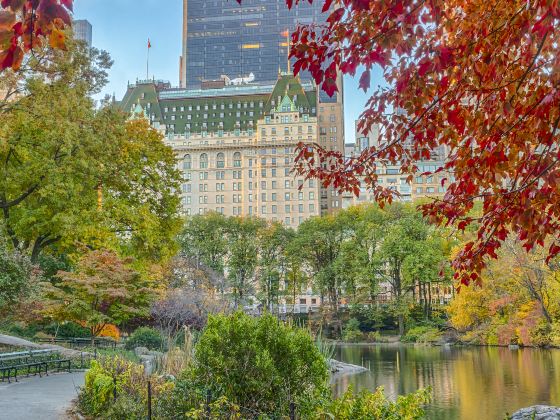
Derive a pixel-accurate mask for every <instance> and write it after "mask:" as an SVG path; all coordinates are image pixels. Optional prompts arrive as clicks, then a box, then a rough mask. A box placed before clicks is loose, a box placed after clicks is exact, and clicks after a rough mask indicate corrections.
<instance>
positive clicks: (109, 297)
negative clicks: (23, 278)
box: [44, 251, 152, 337]
mask: <svg viewBox="0 0 560 420" xmlns="http://www.w3.org/2000/svg"><path fill="white" fill-rule="evenodd" d="M131 262H132V261H131V260H130V259H125V260H123V259H121V258H119V257H118V256H117V254H116V253H114V252H111V251H91V252H89V253H87V254H85V255H84V256H83V257H82V258H81V259H80V261H79V262H78V264H77V267H76V270H75V271H74V272H66V271H60V272H59V273H58V275H57V277H58V280H59V281H58V282H57V283H55V284H51V283H46V284H45V298H46V302H45V309H44V312H45V315H46V316H50V317H52V318H53V319H55V320H57V321H73V322H76V323H78V324H80V325H83V326H86V327H87V328H89V329H90V331H91V335H92V337H95V336H97V335H99V333H101V331H102V330H103V328H104V327H105V326H106V325H107V324H115V325H120V324H122V323H123V322H124V321H126V320H128V319H130V318H132V317H134V316H143V315H147V313H148V305H149V302H150V299H151V293H152V291H151V290H150V288H149V287H148V284H147V282H146V281H143V280H142V277H141V276H140V274H139V273H138V272H137V271H135V270H134V269H133V268H131V267H130V264H131Z"/></svg>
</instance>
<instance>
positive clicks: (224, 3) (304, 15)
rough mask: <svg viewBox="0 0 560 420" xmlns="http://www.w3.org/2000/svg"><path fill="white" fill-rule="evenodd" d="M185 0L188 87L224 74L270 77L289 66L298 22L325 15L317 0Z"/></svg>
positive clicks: (184, 60)
mask: <svg viewBox="0 0 560 420" xmlns="http://www.w3.org/2000/svg"><path fill="white" fill-rule="evenodd" d="M183 1H184V28H183V52H182V54H183V56H182V60H181V84H182V85H183V87H186V88H189V89H198V88H200V86H201V83H202V82H203V81H209V80H219V79H220V78H221V77H222V76H227V77H228V78H229V79H239V78H246V79H247V80H250V81H251V82H252V83H255V84H265V83H271V82H272V83H273V82H274V81H276V80H277V78H278V72H279V71H282V72H286V71H287V70H288V51H289V34H291V32H292V31H293V30H294V29H295V27H296V26H297V24H298V23H301V24H308V23H312V22H320V21H324V20H325V19H326V17H327V14H322V13H321V8H322V5H323V3H322V2H320V1H315V2H313V4H311V5H310V4H309V3H308V2H307V1H302V2H301V3H300V4H299V5H298V6H294V7H293V8H292V10H288V8H287V6H286V3H285V0H243V1H242V3H241V5H239V4H238V3H237V2H236V1H235V0H183ZM253 77H254V80H253ZM302 77H303V79H304V80H305V79H310V76H309V75H302Z"/></svg>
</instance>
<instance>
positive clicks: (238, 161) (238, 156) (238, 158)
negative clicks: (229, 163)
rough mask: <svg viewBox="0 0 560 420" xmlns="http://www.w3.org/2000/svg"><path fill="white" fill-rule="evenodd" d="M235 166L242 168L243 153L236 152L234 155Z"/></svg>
mask: <svg viewBox="0 0 560 420" xmlns="http://www.w3.org/2000/svg"><path fill="white" fill-rule="evenodd" d="M233 166H235V167H236V168H241V153H239V152H235V154H234V155H233Z"/></svg>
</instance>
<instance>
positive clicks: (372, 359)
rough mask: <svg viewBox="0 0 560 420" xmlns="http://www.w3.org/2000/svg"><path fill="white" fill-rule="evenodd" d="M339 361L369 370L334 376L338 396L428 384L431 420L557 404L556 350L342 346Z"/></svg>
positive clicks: (559, 365) (559, 362)
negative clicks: (363, 390) (380, 388)
mask: <svg viewBox="0 0 560 420" xmlns="http://www.w3.org/2000/svg"><path fill="white" fill-rule="evenodd" d="M335 358H338V360H341V361H343V362H347V363H352V364H356V365H362V366H365V367H367V368H369V369H370V371H369V372H364V373H361V374H358V375H349V376H342V377H338V378H336V379H335V382H334V385H333V386H334V389H335V393H336V394H337V395H340V394H341V393H343V392H344V391H345V390H346V389H347V388H348V387H349V386H352V387H353V389H354V390H361V389H363V388H367V389H371V390H373V389H375V388H376V387H378V386H383V387H384V388H385V392H386V393H387V394H388V395H390V396H392V397H395V396H396V395H400V394H407V393H410V392H413V391H415V390H417V389H418V388H424V387H427V386H431V387H432V389H433V394H434V401H433V403H432V405H431V406H430V408H429V410H428V418H429V419H445V420H448V419H469V420H470V419H473V420H485V419H497V420H502V419H503V418H504V416H505V414H506V413H513V412H515V411H516V410H518V409H519V408H522V407H527V406H531V405H535V404H548V405H560V350H533V349H522V350H509V349H507V348H494V347H492V348H487V347H468V348H456V347H449V348H446V347H427V346H408V345H406V346H405V345H399V344H381V345H368V346H360V345H350V344H349V345H341V346H339V347H337V349H336V356H335Z"/></svg>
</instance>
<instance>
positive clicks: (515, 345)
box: [508, 344, 519, 350]
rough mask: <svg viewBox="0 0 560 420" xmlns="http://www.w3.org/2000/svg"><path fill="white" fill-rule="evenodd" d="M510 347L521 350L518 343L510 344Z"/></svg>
mask: <svg viewBox="0 0 560 420" xmlns="http://www.w3.org/2000/svg"><path fill="white" fill-rule="evenodd" d="M508 348H509V349H510V350H519V346H518V345H517V344H510V345H509V346H508Z"/></svg>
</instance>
